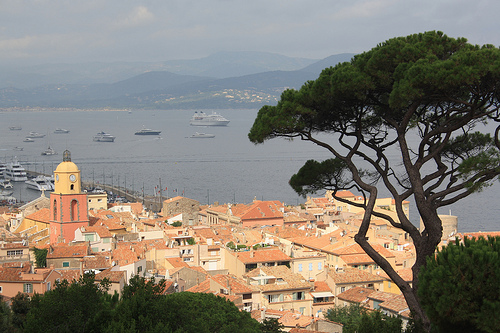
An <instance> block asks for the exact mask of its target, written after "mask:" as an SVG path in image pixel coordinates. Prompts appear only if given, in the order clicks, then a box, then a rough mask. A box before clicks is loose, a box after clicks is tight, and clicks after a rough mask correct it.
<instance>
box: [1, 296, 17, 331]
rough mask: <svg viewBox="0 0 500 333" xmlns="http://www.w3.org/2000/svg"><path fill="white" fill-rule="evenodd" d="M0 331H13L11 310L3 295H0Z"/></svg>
mask: <svg viewBox="0 0 500 333" xmlns="http://www.w3.org/2000/svg"><path fill="white" fill-rule="evenodd" d="M0 332H15V329H14V326H13V324H12V311H11V309H10V308H9V306H8V305H7V303H6V302H5V300H4V298H3V296H0Z"/></svg>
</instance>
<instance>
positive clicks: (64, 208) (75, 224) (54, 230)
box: [50, 150, 89, 243]
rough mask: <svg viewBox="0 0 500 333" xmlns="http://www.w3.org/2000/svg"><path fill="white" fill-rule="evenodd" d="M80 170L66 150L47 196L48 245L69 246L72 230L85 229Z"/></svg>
mask: <svg viewBox="0 0 500 333" xmlns="http://www.w3.org/2000/svg"><path fill="white" fill-rule="evenodd" d="M80 176H81V174H80V170H79V169H78V167H77V166H76V164H75V163H73V162H71V153H70V152H69V150H65V151H64V153H63V161H62V163H60V164H59V165H58V166H57V168H56V170H55V171H54V179H55V181H54V191H53V192H52V193H50V243H60V242H64V243H68V242H71V241H72V240H73V239H74V237H75V230H76V229H77V228H79V227H81V226H88V223H89V216H88V209H87V194H86V193H82V185H81V178H80Z"/></svg>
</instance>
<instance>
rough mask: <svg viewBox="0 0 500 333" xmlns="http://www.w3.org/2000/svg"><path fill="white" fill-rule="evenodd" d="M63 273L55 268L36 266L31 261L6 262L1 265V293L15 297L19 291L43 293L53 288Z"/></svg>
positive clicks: (31, 293) (29, 293)
mask: <svg viewBox="0 0 500 333" xmlns="http://www.w3.org/2000/svg"><path fill="white" fill-rule="evenodd" d="M60 279H61V274H60V273H59V272H57V271H56V270H55V269H53V268H36V269H33V266H32V265H31V264H30V263H29V262H17V263H4V264H2V265H1V266H0V295H2V296H5V297H14V296H16V295H17V293H26V294H28V295H30V296H32V295H33V294H34V293H38V294H43V293H45V292H46V291H49V290H51V289H52V287H53V286H54V285H55V283H56V281H60Z"/></svg>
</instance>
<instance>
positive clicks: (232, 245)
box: [226, 241, 236, 250]
mask: <svg viewBox="0 0 500 333" xmlns="http://www.w3.org/2000/svg"><path fill="white" fill-rule="evenodd" d="M226 247H227V248H228V249H231V250H236V245H235V244H234V243H233V241H230V242H229V243H227V244H226Z"/></svg>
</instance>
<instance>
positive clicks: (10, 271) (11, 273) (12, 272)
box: [0, 262, 31, 282]
mask: <svg viewBox="0 0 500 333" xmlns="http://www.w3.org/2000/svg"><path fill="white" fill-rule="evenodd" d="M21 266H22V267H21ZM30 270H31V265H30V264H29V263H28V262H26V263H15V265H14V263H11V265H6V264H2V265H1V266H0V281H10V282H13V281H22V280H23V279H22V277H21V274H22V273H28V272H29V271H30Z"/></svg>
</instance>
